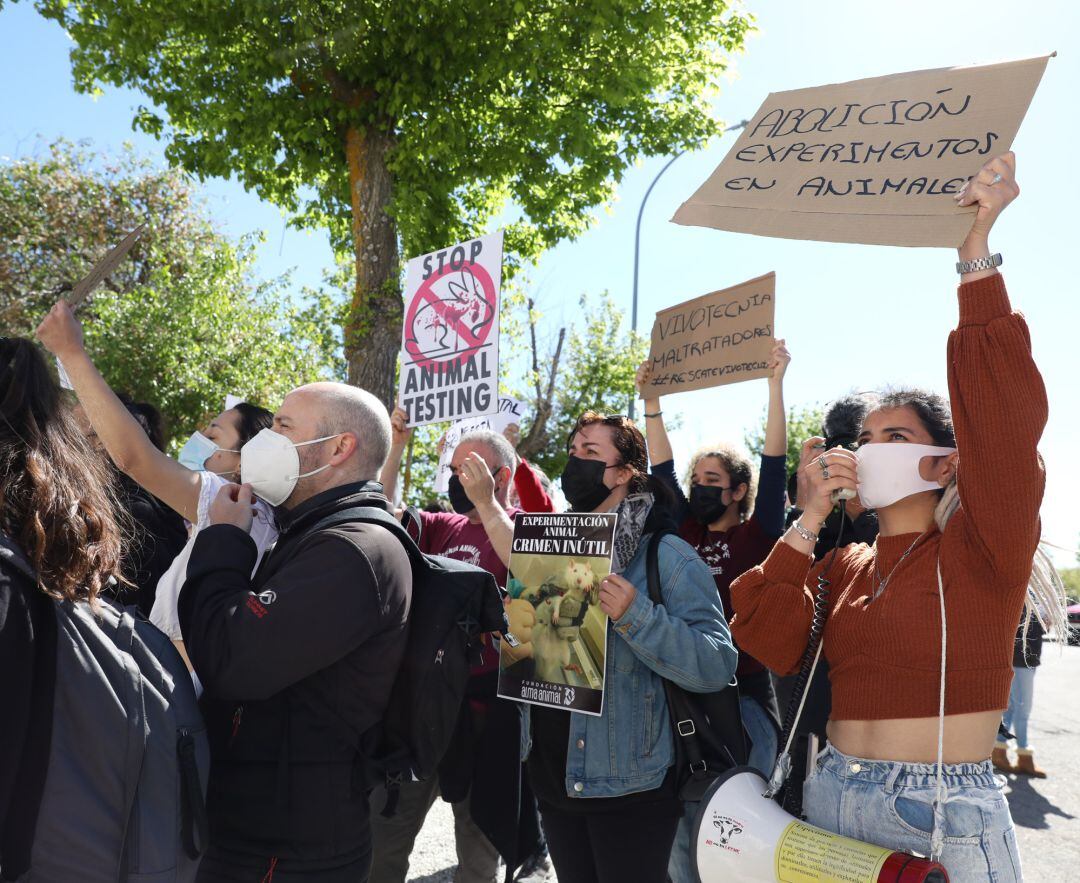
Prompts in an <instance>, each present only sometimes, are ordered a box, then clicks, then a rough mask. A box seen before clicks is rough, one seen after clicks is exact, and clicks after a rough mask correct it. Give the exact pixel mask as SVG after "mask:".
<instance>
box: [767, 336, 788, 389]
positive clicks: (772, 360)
mask: <svg viewBox="0 0 1080 883" xmlns="http://www.w3.org/2000/svg"><path fill="white" fill-rule="evenodd" d="M790 364H791V353H790V352H788V348H787V346H786V341H785V340H784V339H783V338H781V339H780V340H775V341H773V348H772V352H771V353H770V354H769V368H770V370H771V371H772V375H771V376H770V377H769V383H775V384H777V385H779V384H781V383H783V382H784V375H785V374H786V373H787V369H788V365H790Z"/></svg>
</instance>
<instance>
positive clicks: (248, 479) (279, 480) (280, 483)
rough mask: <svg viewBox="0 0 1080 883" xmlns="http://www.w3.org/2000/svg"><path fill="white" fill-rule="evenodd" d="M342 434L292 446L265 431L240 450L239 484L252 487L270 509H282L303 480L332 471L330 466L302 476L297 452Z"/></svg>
mask: <svg viewBox="0 0 1080 883" xmlns="http://www.w3.org/2000/svg"><path fill="white" fill-rule="evenodd" d="M339 435H341V433H340V432H339V433H337V434H336V435H324V436H323V437H322V438H313V439H312V440H311V441H305V442H297V443H296V444H293V443H292V442H291V441H289V440H288V439H287V438H286V437H285V436H283V435H282V434H281V433H280V432H274V431H273V430H272V429H264V430H262V431H261V432H260V433H259V434H258V435H256V436H255V437H254V438H253V439H252V440H251V441H249V442H248V443H247V444H246V445H244V447H243V448H241V449H240V483H241V484H250V485H251V488H252V490H253V491H255V494H256V495H257V496H259V497H261V498H262V499H264V500H266V502H267V503H269V504H270V505H271V506H280V505H281V504H282V503H284V502H285V501H286V500H287V499H289V495H290V494H291V493H292V492H293V489H294V488H295V487H296V483H297V482H298V481H299V480H300V479H301V478H307V477H308V476H309V475H318V474H319V473H320V472H322V471H323V470H324V469H329V468H330V464H329V463H327V464H326V465H325V466H320V467H319V468H318V469H313V470H312V471H311V472H305V473H304V474H303V475H301V474H300V455H299V454H298V453H297V452H296V449H297V448H302V447H304V445H314V444H317V443H318V442H323V441H327V440H328V439H331V438H337V437H338V436H339Z"/></svg>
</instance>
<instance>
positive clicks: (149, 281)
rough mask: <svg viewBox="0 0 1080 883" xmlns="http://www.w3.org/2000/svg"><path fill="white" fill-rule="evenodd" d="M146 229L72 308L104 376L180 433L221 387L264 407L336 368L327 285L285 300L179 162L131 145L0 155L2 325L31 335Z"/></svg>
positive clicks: (284, 288) (213, 402)
mask: <svg viewBox="0 0 1080 883" xmlns="http://www.w3.org/2000/svg"><path fill="white" fill-rule="evenodd" d="M142 220H146V221H148V222H149V226H148V231H147V233H146V234H145V235H144V237H143V238H142V239H141V240H140V241H139V242H138V243H137V244H136V245H135V247H134V248H133V250H132V251H131V252H130V253H129V255H128V257H127V258H126V259H125V260H124V262H123V263H122V264H121V265H120V266H119V267H118V268H117V270H116V271H115V272H114V273H113V274H112V275H111V276H110V277H109V278H108V279H106V280H105V283H104V285H103V287H102V288H100V289H98V291H97V293H95V294H94V295H93V296H92V297H91V299H90V300H89V301H88V302H87V304H86V305H85V306H84V307H83V309H82V310H81V312H80V317H81V319H82V321H83V326H84V333H85V337H86V343H87V348H88V350H89V352H90V353H91V355H92V356H93V357H94V360H95V362H96V363H97V364H98V366H99V367H100V369H101V371H102V373H103V374H104V375H105V377H106V379H107V380H108V381H109V383H110V384H111V385H112V386H113V387H114V388H116V389H121V390H125V391H127V392H130V393H131V394H132V395H134V396H135V397H136V398H137V399H143V400H145V401H149V402H152V403H153V404H155V405H157V406H158V407H159V408H160V409H161V410H162V412H163V413H164V414H165V416H166V418H167V420H168V422H169V425H170V426H171V427H172V428H173V429H175V430H176V431H178V432H179V433H187V432H190V431H191V429H193V428H194V427H196V426H198V425H201V424H202V423H203V421H205V419H206V418H207V416H209V415H211V414H216V413H217V412H218V411H219V410H220V409H221V407H222V403H223V401H224V398H225V395H226V394H228V393H232V394H235V395H240V396H243V397H245V398H247V399H249V400H250V401H253V402H257V403H259V404H263V405H265V406H266V407H268V408H271V409H273V408H275V407H276V406H277V404H278V403H279V402H280V401H281V398H282V396H283V395H284V394H285V393H286V392H288V390H290V389H291V388H293V387H294V386H297V385H299V384H301V383H306V382H309V381H312V380H318V379H320V378H333V377H341V376H343V374H344V362H343V360H342V358H341V355H340V347H341V341H340V338H339V335H338V334H337V333H336V332H335V330H334V329H335V328H337V327H338V326H337V322H338V319H339V314H340V313H341V306H340V302H339V301H338V300H336V299H335V298H334V297H333V295H332V293H331V292H327V291H319V292H308V295H307V297H306V298H303V299H301V301H300V303H297V302H296V299H294V298H290V297H289V284H288V279H277V280H271V281H263V280H259V279H258V278H256V276H255V273H254V271H253V263H254V252H253V249H254V243H253V241H252V238H251V237H246V238H244V239H241V240H240V241H239V242H234V241H231V240H230V239H228V238H227V237H225V236H222V235H221V234H220V233H218V232H216V231H215V230H214V227H213V225H212V223H211V221H210V219H209V218H208V217H207V214H206V211H205V207H204V206H203V205H202V204H200V203H199V202H198V201H196V199H195V194H194V193H193V191H192V188H191V185H190V184H189V182H188V181H187V179H186V178H185V176H184V175H183V174H182V173H181V172H179V171H177V170H166V171H160V170H155V169H154V168H152V167H151V166H150V165H148V164H147V163H146V162H144V161H141V160H139V159H138V158H137V157H136V156H135V155H134V154H133V153H132V151H131V150H130V149H127V150H125V151H124V152H123V154H122V155H121V156H120V157H119V158H117V159H114V160H109V159H102V158H101V157H98V156H96V155H94V154H93V153H92V152H91V151H90V150H89V149H87V148H86V147H85V146H83V147H77V146H74V145H72V144H70V143H67V142H57V143H56V144H53V145H52V147H51V149H50V152H49V155H48V156H47V157H46V158H44V159H42V160H40V161H39V160H24V161H19V162H13V163H8V164H5V165H0V333H4V334H19V335H24V336H29V335H32V334H33V331H34V328H35V327H36V325H37V323H38V322H39V321H40V320H41V317H42V316H43V315H44V313H45V311H46V310H48V308H49V307H50V306H51V305H52V304H53V303H54V302H55V301H56V300H57V298H58V297H59V296H60V295H61V294H63V293H64V292H65V291H68V290H70V289H71V287H72V286H73V285H74V283H75V282H76V281H78V279H79V278H81V277H82V276H83V275H84V274H85V273H86V272H87V271H88V270H89V269H90V267H91V266H92V264H93V263H94V261H96V260H97V259H98V258H100V257H101V256H102V255H104V254H105V252H106V251H107V250H108V248H109V247H110V246H112V245H115V244H116V243H117V242H118V241H119V240H120V239H121V238H122V236H123V235H124V233H125V232H127V231H128V230H130V229H132V228H133V227H134V226H135V225H136V223H138V222H139V221H142Z"/></svg>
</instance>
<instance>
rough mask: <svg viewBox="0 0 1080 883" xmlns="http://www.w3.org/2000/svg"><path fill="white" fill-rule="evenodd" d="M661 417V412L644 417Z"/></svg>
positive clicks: (662, 413)
mask: <svg viewBox="0 0 1080 883" xmlns="http://www.w3.org/2000/svg"><path fill="white" fill-rule="evenodd" d="M663 415H664V412H663V411H657V412H656V413H655V414H646V415H645V416H646V417H662V416H663Z"/></svg>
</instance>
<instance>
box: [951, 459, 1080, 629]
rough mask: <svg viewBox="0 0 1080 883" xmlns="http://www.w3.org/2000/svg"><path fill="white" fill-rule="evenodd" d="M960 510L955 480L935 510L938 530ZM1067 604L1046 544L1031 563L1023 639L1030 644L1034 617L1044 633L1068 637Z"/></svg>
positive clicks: (1022, 621) (1023, 623)
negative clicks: (1029, 629) (1030, 631)
mask: <svg viewBox="0 0 1080 883" xmlns="http://www.w3.org/2000/svg"><path fill="white" fill-rule="evenodd" d="M959 508H960V490H959V488H958V487H957V486H956V479H955V478H954V479H953V480H952V481H951V482H950V483H949V486H948V487H947V488H945V491H944V493H943V494H942V495H941V501H940V502H939V503H938V504H937V508H936V509H935V510H934V521H935V522H937V526H938V530H940V531H942V533H944V531H945V525H946V524H948V523H949V519H950V518H952V516H953V515H954V514H955V513H956V510H957V509H959ZM1067 604H1068V602H1067V601H1066V600H1065V584H1064V583H1063V582H1062V581H1061V576H1060V574H1058V572H1057V568H1056V567H1054V562H1053V561H1051V560H1050V556H1049V555H1047V554H1046V552H1045V551H1044V550H1043V548H1042V545H1039V546H1036V547H1035V557H1034V558H1033V560H1032V562H1031V576H1030V577H1029V579H1028V586H1027V595H1026V596H1025V597H1024V612H1023V614H1022V616H1021V619H1020V623H1021V624H1022V625H1023V640H1024V641H1025V642H1026V641H1027V636H1028V628H1029V626H1030V625H1031V620H1032V617H1034V618H1035V619H1037V620H1038V621H1039V625H1041V626H1042V627H1043V630H1044V631H1046V632H1051V631H1052V632H1053V633H1054V634H1055V635H1058V636H1061V635H1067V634H1068V633H1069V619H1068V614H1067V613H1066V612H1065V608H1066V606H1067Z"/></svg>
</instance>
